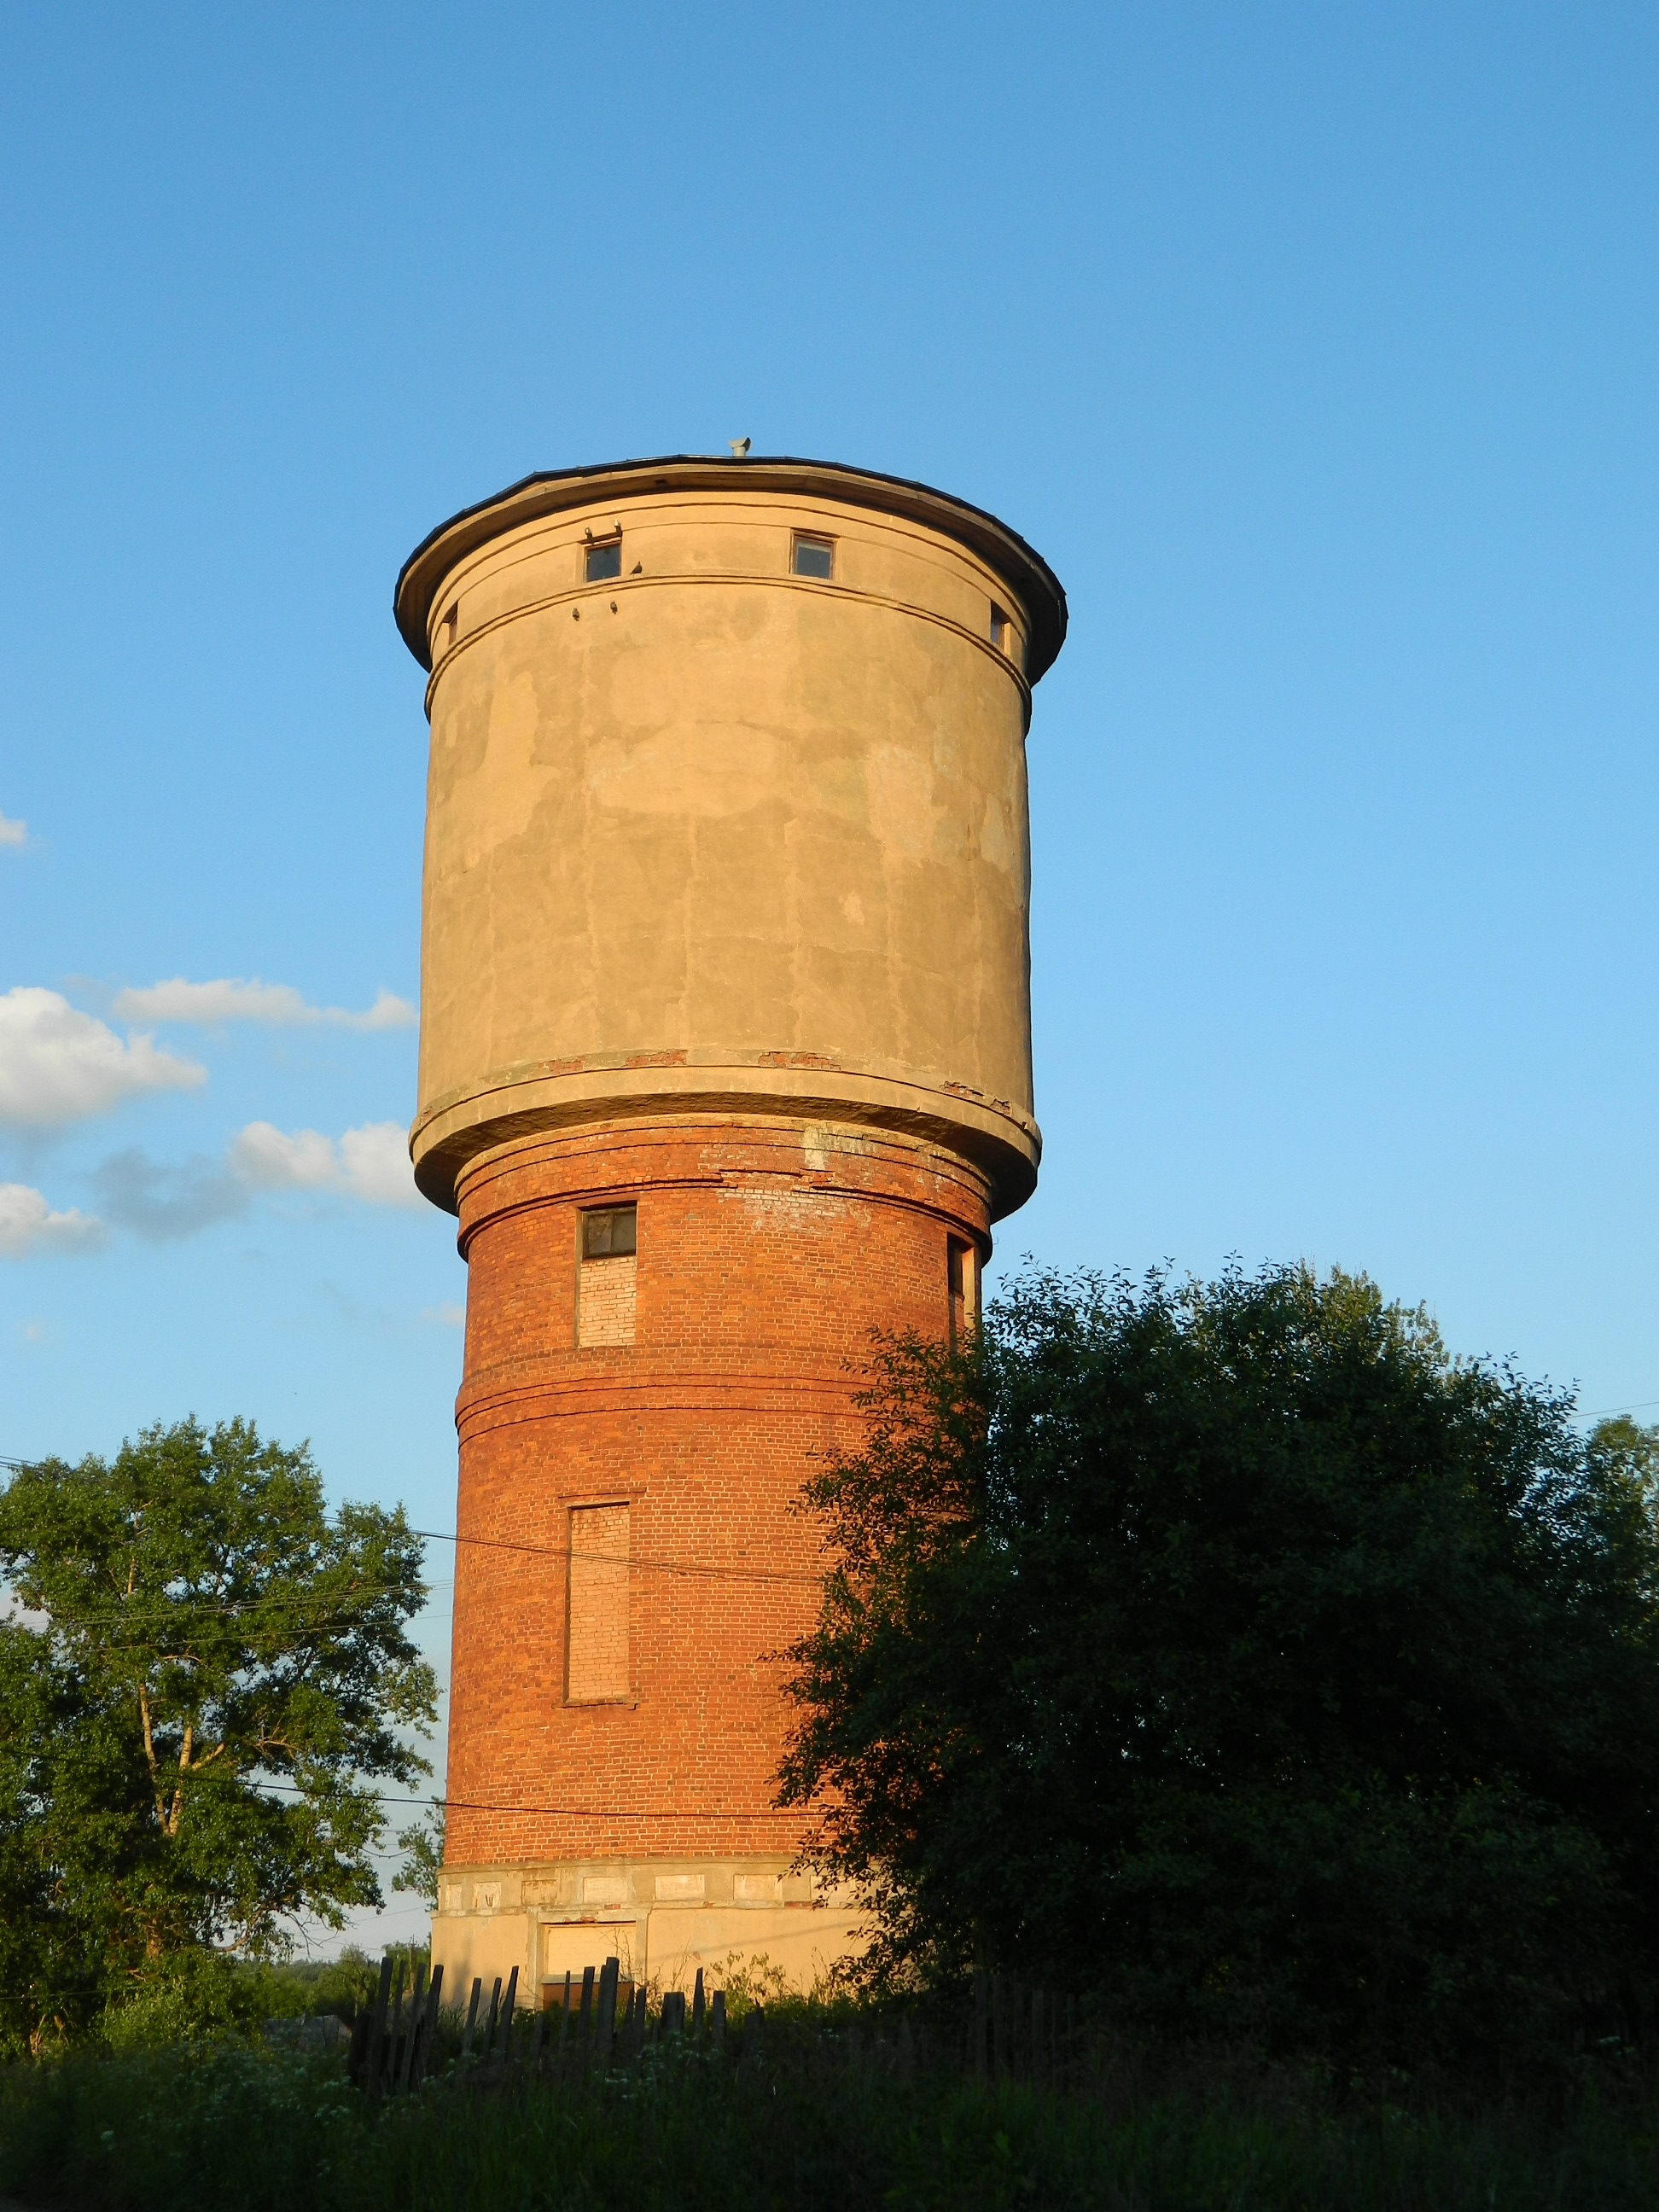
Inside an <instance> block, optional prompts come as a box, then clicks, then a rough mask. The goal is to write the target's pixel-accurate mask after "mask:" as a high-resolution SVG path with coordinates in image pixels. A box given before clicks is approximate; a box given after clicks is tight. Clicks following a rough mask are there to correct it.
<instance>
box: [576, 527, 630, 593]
mask: <svg viewBox="0 0 1659 2212" xmlns="http://www.w3.org/2000/svg"><path fill="white" fill-rule="evenodd" d="M621 574H622V540H621V538H611V540H610V542H609V544H605V545H590V546H589V547H588V549H587V550H586V554H585V555H584V556H583V560H582V575H583V578H584V580H586V582H587V583H590V584H603V583H606V582H608V581H609V580H610V579H611V577H612V576H620V575H621Z"/></svg>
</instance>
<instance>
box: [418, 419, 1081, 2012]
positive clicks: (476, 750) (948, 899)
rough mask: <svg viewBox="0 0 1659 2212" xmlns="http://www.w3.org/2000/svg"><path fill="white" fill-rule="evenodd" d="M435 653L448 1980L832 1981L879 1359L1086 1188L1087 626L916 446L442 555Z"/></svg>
mask: <svg viewBox="0 0 1659 2212" xmlns="http://www.w3.org/2000/svg"><path fill="white" fill-rule="evenodd" d="M396 611H397V619H398V628H399V629H400V631H401V632H402V634H403V636H404V640H405V641H406V642H407V644H408V646H409V648H410V652H411V653H413V654H414V655H415V657H416V659H417V660H418V661H419V662H420V663H421V665H422V667H423V668H426V669H428V670H429V671H431V678H430V682H429V683H428V686H427V693H426V703H427V711H428V717H429V720H430V722H431V758H430V771H429V781H428V799H427V819H426V862H425V881H424V909H423V924H422V992H421V1047H420V1099H419V1111H418V1113H417V1115H416V1120H415V1123H414V1127H413V1129H412V1132H411V1134H410V1149H411V1152H412V1155H413V1158H414V1163H415V1173H416V1180H417V1182H418V1183H419V1185H420V1188H422V1191H423V1192H424V1193H425V1194H426V1195H427V1196H428V1198H429V1199H430V1200H432V1201H433V1203H434V1204H435V1205H436V1206H442V1207H444V1208H446V1209H447V1211H448V1212H451V1213H453V1214H455V1215H457V1216H458V1217H459V1249H460V1251H461V1253H462V1255H463V1256H464V1257H465V1261H466V1263H467V1310H466V1344H465V1370H464V1376H463V1381H462V1383H461V1389H460V1395H459V1398H458V1400H457V1402H456V1425H457V1429H458V1431H459V1447H460V1456H459V1501H458V1528H459V1535H460V1538H461V1540H462V1541H460V1542H459V1544H458V1546H457V1551H456V1565H455V1613H454V1644H453V1673H452V1685H451V1693H450V1721H449V1761H448V1796H449V1801H450V1808H449V1818H448V1834H447V1844H446V1850H445V1858H444V1865H443V1869H442V1875H441V1882H440V1891H439V1902H438V1909H437V1911H436V1914H435V1918H434V1923H433V1943H434V1957H435V1960H441V1961H442V1962H443V1964H444V1966H445V1967H446V1971H447V1981H448V1985H449V1989H450V1990H453V1991H454V1992H456V1993H457V1994H458V1995H459V1994H460V1993H462V1992H463V1991H464V1990H465V1988H466V1987H467V1986H469V1985H470V1983H471V1977H472V1976H473V1975H474V1974H482V1975H483V1977H484V1978H485V1982H484V1986H485V1990H486V1992H488V1990H489V1982H490V1978H491V1977H493V1976H494V1975H495V1974H498V1973H499V1974H501V1975H502V1976H506V1975H507V1973H508V1972H510V1971H511V1969H512V1968H513V1966H517V1967H518V1969H519V1975H520V1990H536V1989H538V1987H540V1988H543V1989H545V1988H546V1987H547V1986H548V1984H550V1983H554V1982H556V1983H557V1984H559V1985H560V1986H561V1987H562V1981H563V1976H564V1974H565V1972H566V1971H567V1969H569V1970H572V1971H574V1972H575V1973H577V1974H578V1975H580V1971H581V1969H582V1967H583V1966H586V1965H589V1964H594V1965H597V1964H598V1963H599V1961H601V1960H603V1959H604V1958H605V1957H606V1956H607V1955H609V1954H611V1953H613V1952H614V1953H616V1954H618V1955H619V1956H620V1957H621V1958H622V1959H623V1962H624V1971H629V1970H631V1971H632V1972H634V1973H635V1974H636V1975H639V1974H643V1975H647V1976H649V1977H650V1978H653V1979H660V1980H662V1981H663V1982H665V1983H666V1984H673V1983H676V1982H678V1983H682V1984H684V1983H687V1982H689V1980H690V1977H691V1975H692V1974H693V1973H694V1972H695V1971H696V1967H697V1966H699V1965H702V1966H708V1967H711V1968H713V1969H714V1972H716V1974H718V1972H720V1969H721V1967H722V1966H723V1965H724V1964H725V1963H726V1962H728V1961H729V1960H730V1958H731V1956H732V1954H733V1953H738V1954H744V1955H752V1954H756V1953H758V1952H764V1953H766V1954H768V1955H769V1958H770V1959H771V1960H773V1962H774V1963H775V1964H777V1965H780V1966H782V1967H783V1968H784V1969H785V1971H786V1972H787V1973H788V1974H789V1975H790V1976H791V1977H792V1978H794V1979H795V1980H796V1981H797V1982H805V1981H808V1980H810V1978H811V1976H812V1975H813V1973H814V1972H815V1971H817V1969H818V1968H819V1967H821V1966H823V1964H824V1963H826V1962H827V1961H828V1960H830V1959H832V1958H833V1957H835V1956H836V1955H837V1954H839V1953H841V1952H842V1951H843V1950H844V1949H845V1948H847V1945H848V1929H849V1925H850V1923H851V1919H852V1915H851V1914H850V1912H849V1911H848V1906H847V1904H846V1902H845V1900H842V1899H836V1898H835V1897H833V1896H827V1895H824V1894H822V1893H818V1894H815V1893H814V1887H813V1882H812V1880H811V1877H810V1876H809V1875H805V1874H804V1873H802V1872H799V1871H798V1870H797V1869H796V1868H795V1865H794V1862H795V1859H796V1856H797V1852H798V1850H799V1844H800V1842H801V1840H802V1836H803V1829H802V1826H801V1824H800V1821H799V1817H798V1816H796V1815H793V1814H791V1815H788V1816H787V1817H781V1816H780V1814H779V1813H778V1811H777V1808H776V1807H775V1803H774V1789H775V1772H776V1769H777V1765H778V1761H779V1757H780V1753H781V1748H782V1745H783V1741H784V1738H785V1735H786V1733H787V1727H788V1723H789V1717H790V1716H789V1709H788V1707H787V1702H786V1700H785V1699H784V1697H783V1694H782V1683H783V1680H784V1677H785V1674H786V1672H787V1669H786V1668H785V1667H784V1665H783V1663H782V1662H781V1660H780V1658H779V1656H777V1655H778V1654H779V1653H780V1652H781V1650H782V1649H783V1648H784V1647H785V1646H787V1644H789V1643H790V1642H791V1641H792V1640H793V1638H797V1637H798V1636H799V1635H800V1634H801V1633H803V1632H805V1630H806V1629H807V1628H808V1627H809V1626H810V1625H811V1622H812V1620H814V1619H815V1617H816V1613H817V1598H818V1591H819V1586H820V1585H819V1577H820V1574H821V1571H822V1562H821V1557H820V1554H819V1552H818V1548H817V1539H816V1537H815V1534H814V1531H813V1528H812V1525H811V1521H810V1520H809V1519H808V1518H806V1517H805V1516H802V1515H801V1514H800V1513H799V1512H798V1511H792V1510H791V1509H792V1506H793V1505H794V1504H795V1503H796V1501H797V1499H798V1498H799V1491H800V1486H801V1484H802V1481H803V1480H804V1479H805V1476H806V1475H807V1474H809V1472H810V1471H811V1469H812V1468H815V1467H817V1466H821V1465H822V1464H823V1462H824V1461H825V1460H826V1458H828V1457H829V1455H833V1454H835V1453H836V1452H838V1451H841V1450H843V1449H847V1448H848V1446H849V1445H851V1444H853V1443H855V1442H856V1440H857V1437H858V1432H859V1431H858V1418H859V1417H858V1413H857V1408H856V1407H855V1406H854V1393H855V1391H856V1389H857V1388H858V1387H859V1385H858V1370H859V1369H860V1364H861V1363H863V1362H865V1361H866V1359H867V1357H868V1353H869V1350H870V1345H871V1340H872V1332H873V1331H877V1330H915V1331H919V1332H922V1333H924V1334H932V1335H933V1336H937V1337H945V1336H948V1335H949V1334H951V1332H952V1331H953V1330H956V1331H960V1330H962V1329H963V1328H969V1327H971V1326H972V1322H973V1317H974V1315H975V1312H976V1310H977V1304H978V1297H979V1281H980V1273H981V1267H982V1266H983V1263H984V1261H985V1260H986V1258H987V1256H988V1255H989V1252H990V1249H991V1227H992V1225H993V1223H994V1222H995V1221H996V1220H998V1219H999V1218H1000V1217H1001V1216H1002V1215H1004V1214H1006V1213H1008V1212H1012V1209H1013V1208H1014V1207H1016V1206H1019V1205H1021V1204H1022V1203H1023V1202H1024V1200H1025V1199H1026V1198H1027V1197H1028V1196H1029V1195H1030V1192H1031V1190H1032V1188H1034V1186H1035V1184H1036V1173H1037V1161H1038V1156H1039V1152H1040V1148H1041V1140H1040V1138H1039V1135H1038V1131H1037V1125H1036V1120H1035V1119H1034V1117H1033V1109H1032V1091H1031V1050H1030V989H1029V969H1030V954H1029V934H1028V894H1029V887H1030V843H1029V835H1028V824H1027V807H1026V773H1025V739H1026V733H1027V731H1028V728H1029V726H1030V706H1031V687H1032V685H1033V684H1036V681H1037V680H1038V678H1040V677H1041V676H1042V673H1043V671H1045V670H1046V669H1047V668H1048V666H1049V665H1050V664H1051V662H1052V661H1053V660H1054V656H1055V654H1056V653H1058V652H1059V650H1060V644H1061V641H1062V640H1063V638H1064V635H1065V629H1066V600H1065V595H1064V593H1063V592H1061V590H1060V585H1059V583H1058V582H1057V580H1056V579H1055V578H1054V574H1052V572H1051V571H1050V570H1049V568H1048V566H1047V564H1046V563H1045V562H1043V561H1042V560H1041V559H1040V558H1039V557H1038V556H1037V555H1036V553H1034V552H1033V551H1032V550H1031V549H1030V547H1029V546H1028V545H1027V544H1024V541H1023V540H1022V539H1021V538H1018V537H1017V536H1016V535H1015V534H1014V532H1012V531H1011V530H1009V529H1007V528H1006V527H1005V526H1003V525H1002V524H1001V523H1000V522H998V521H997V520H994V518H993V517H992V516H990V515H988V514H986V513H981V511H980V510H979V509H977V508H975V507H969V506H968V505H967V504H965V503H964V502H963V501H960V500H957V499H952V498H949V497H947V496H945V495H944V494H942V493H939V492H937V491H932V490H929V489H927V487H925V486H923V485H921V484H915V483H903V482H900V481H897V480H896V479H894V478H891V477H882V476H878V475H874V474H872V473H870V472H869V471H863V470H859V469H853V468H845V467H841V466H838V465H831V464H827V463H822V462H816V461H798V460H782V459H776V460H773V459H748V460H742V461H738V460H733V461H731V462H727V461H724V460H711V459H696V458H678V459H665V460H656V461H643V462H628V463H624V464H621V465H616V466H611V467H603V468H594V469H582V470H573V471H563V472H560V473H557V474H553V475H547V476H537V477H526V479H525V481H524V482H523V483H519V484H516V485H514V486H513V489H511V490H509V491H506V492H503V493H502V494H501V495H500V496H499V497H497V498H495V499H491V500H488V501H484V502H483V504H481V505H480V506H478V507H472V508H470V509H469V510H468V511H467V512H465V513H463V514H459V515H457V516H456V517H455V518H454V519H453V520H452V521H449V522H446V523H444V524H443V525H442V526H441V527H440V528H438V529H437V530H435V531H434V532H433V533H432V535H431V536H430V537H429V538H427V539H426V541H425V543H424V544H422V545H421V546H420V547H419V548H418V549H417V550H416V552H415V553H414V554H413V555H411V556H410V560H409V562H407V564H406V565H405V567H404V570H403V573H402V574H401V575H400V576H399V578H398V587H397V597H396Z"/></svg>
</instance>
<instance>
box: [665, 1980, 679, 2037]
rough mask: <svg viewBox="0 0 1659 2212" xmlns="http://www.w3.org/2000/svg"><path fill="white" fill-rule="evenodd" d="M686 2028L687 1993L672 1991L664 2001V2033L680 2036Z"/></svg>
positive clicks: (668, 1992)
mask: <svg viewBox="0 0 1659 2212" xmlns="http://www.w3.org/2000/svg"><path fill="white" fill-rule="evenodd" d="M684 2026H685V1991H684V1990H668V1991H667V1993H666V1994H665V1996H664V1998H663V2001H662V2032H663V2033H664V2034H665V2035H678V2033H680V2031H681V2029H682V2028H683V2027H684Z"/></svg>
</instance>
